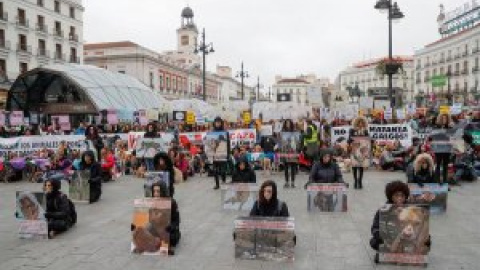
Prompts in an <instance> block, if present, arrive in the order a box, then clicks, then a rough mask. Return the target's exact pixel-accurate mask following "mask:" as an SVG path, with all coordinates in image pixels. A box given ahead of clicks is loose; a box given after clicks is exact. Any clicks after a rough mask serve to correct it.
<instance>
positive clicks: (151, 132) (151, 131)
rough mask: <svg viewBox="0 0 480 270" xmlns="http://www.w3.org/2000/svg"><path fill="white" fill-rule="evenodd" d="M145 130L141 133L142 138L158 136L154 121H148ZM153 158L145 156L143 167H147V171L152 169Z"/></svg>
mask: <svg viewBox="0 0 480 270" xmlns="http://www.w3.org/2000/svg"><path fill="white" fill-rule="evenodd" d="M146 130H147V131H146V132H145V134H144V135H143V138H145V139H154V138H160V134H158V132H157V126H156V125H155V124H154V123H149V124H148V125H147V128H146ZM153 164H154V163H153V158H145V167H147V171H153V169H154V167H155V166H154V165H153Z"/></svg>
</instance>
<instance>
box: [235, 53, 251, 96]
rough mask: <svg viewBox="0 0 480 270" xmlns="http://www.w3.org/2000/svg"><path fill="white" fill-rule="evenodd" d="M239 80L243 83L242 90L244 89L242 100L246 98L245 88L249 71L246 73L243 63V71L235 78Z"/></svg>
mask: <svg viewBox="0 0 480 270" xmlns="http://www.w3.org/2000/svg"><path fill="white" fill-rule="evenodd" d="M235 77H237V78H240V81H241V87H242V88H241V89H242V100H243V99H244V98H245V93H244V91H243V87H244V79H245V78H248V71H245V70H244V69H243V62H242V69H241V70H240V71H239V72H238V73H237V75H236V76H235Z"/></svg>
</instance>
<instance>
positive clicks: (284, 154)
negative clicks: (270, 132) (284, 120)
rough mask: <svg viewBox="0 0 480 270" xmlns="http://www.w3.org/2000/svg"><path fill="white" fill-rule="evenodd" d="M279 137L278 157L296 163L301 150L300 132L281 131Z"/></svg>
mask: <svg viewBox="0 0 480 270" xmlns="http://www.w3.org/2000/svg"><path fill="white" fill-rule="evenodd" d="M280 138H281V142H280V153H279V157H280V158H281V159H282V160H284V161H285V162H294V163H298V158H299V153H300V150H301V141H300V132H281V133H280Z"/></svg>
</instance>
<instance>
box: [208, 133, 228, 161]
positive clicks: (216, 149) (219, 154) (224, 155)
mask: <svg viewBox="0 0 480 270" xmlns="http://www.w3.org/2000/svg"><path fill="white" fill-rule="evenodd" d="M204 144H205V154H206V155H207V157H208V160H209V161H213V162H215V161H227V159H228V132H226V131H219V132H208V133H207V135H206V136H205V141H204Z"/></svg>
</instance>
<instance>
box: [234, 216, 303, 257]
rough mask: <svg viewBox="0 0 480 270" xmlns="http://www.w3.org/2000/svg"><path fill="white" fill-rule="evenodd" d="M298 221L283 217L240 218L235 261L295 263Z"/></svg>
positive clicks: (236, 222)
mask: <svg viewBox="0 0 480 270" xmlns="http://www.w3.org/2000/svg"><path fill="white" fill-rule="evenodd" d="M294 231H295V220H294V219H293V218H281V217H239V218H237V219H236V220H235V258H237V259H244V260H263V261H276V262H293V261H294V260H295V232H294Z"/></svg>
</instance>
